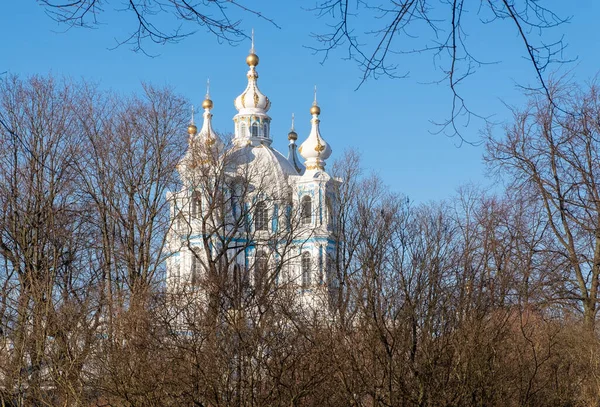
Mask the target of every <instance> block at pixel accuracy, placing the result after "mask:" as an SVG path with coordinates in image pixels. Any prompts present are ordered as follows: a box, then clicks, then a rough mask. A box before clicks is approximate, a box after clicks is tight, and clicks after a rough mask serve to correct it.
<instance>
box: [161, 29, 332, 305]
mask: <svg viewBox="0 0 600 407" xmlns="http://www.w3.org/2000/svg"><path fill="white" fill-rule="evenodd" d="M258 62H259V58H258V56H257V55H256V52H255V49H254V35H253V38H252V47H251V49H250V54H249V55H248V56H247V58H246V64H247V65H248V67H249V70H248V71H247V73H246V78H247V80H248V82H247V85H246V88H245V89H244V91H243V92H242V94H240V95H239V96H238V97H237V98H236V99H235V101H234V105H235V108H236V110H237V114H236V115H235V116H234V117H233V121H234V137H233V140H232V141H233V143H232V145H231V146H228V147H226V145H225V144H224V143H223V141H222V140H221V139H220V137H219V136H218V135H217V134H216V133H215V131H214V130H213V128H212V109H213V102H212V100H211V98H210V90H209V87H208V85H207V92H206V97H205V99H204V101H203V102H202V108H203V109H204V113H203V123H202V127H201V129H200V130H199V131H198V128H197V127H196V124H195V123H194V111H193V108H192V119H191V122H190V125H189V126H188V135H189V136H188V140H189V146H188V150H187V152H186V153H185V155H184V157H183V158H182V160H181V162H180V164H179V166H178V170H179V172H180V174H181V179H182V187H181V189H180V190H179V191H176V192H173V193H170V194H169V195H168V199H169V201H170V203H171V219H172V225H173V226H172V228H171V229H172V230H171V232H170V234H169V238H168V247H169V248H170V250H171V256H170V257H169V259H168V260H167V289H168V290H169V291H170V292H171V293H186V292H190V293H194V295H196V298H198V299H199V303H205V304H208V303H210V302H211V301H210V295H208V294H207V292H208V290H209V289H215V286H218V287H219V288H223V287H225V288H226V289H232V290H235V295H226V296H225V297H227V298H229V300H228V301H230V303H228V304H224V305H223V306H224V307H225V308H227V307H231V308H232V309H237V308H239V307H240V306H241V305H240V304H242V303H244V304H246V303H252V301H253V300H256V301H260V297H261V295H263V294H264V293H265V292H268V293H269V295H267V297H269V296H270V294H271V293H277V292H279V293H281V294H282V295H286V297H285V298H293V300H292V302H291V303H295V304H297V305H298V309H300V310H306V311H308V312H315V313H319V314H323V313H325V312H326V311H327V310H328V309H330V306H331V302H330V298H331V294H332V292H334V291H335V289H336V287H337V282H336V279H335V278H334V276H333V274H332V273H331V272H330V270H333V269H334V268H333V267H332V264H333V263H332V262H333V261H334V259H335V250H336V246H337V244H336V242H337V241H336V231H335V230H334V224H335V222H334V219H335V216H336V213H337V209H336V208H337V202H338V200H337V188H338V186H339V183H340V182H341V181H340V180H337V179H334V178H332V177H331V176H330V175H329V174H328V173H327V172H326V170H325V167H326V160H327V159H328V158H329V157H330V156H331V152H332V151H331V148H330V146H329V144H328V143H327V142H326V141H325V140H324V139H323V137H322V135H321V132H320V129H319V123H320V119H319V115H320V113H321V109H320V107H319V106H318V104H317V99H316V88H315V97H314V102H313V104H312V106H311V108H310V114H311V116H312V118H311V121H310V123H311V130H310V133H309V134H308V137H307V138H306V140H304V141H303V142H302V144H301V145H299V146H298V145H297V141H298V134H297V133H296V131H295V128H294V117H293V116H292V126H291V130H290V132H289V133H288V135H287V139H288V142H289V145H288V154H287V158H286V157H285V156H284V155H283V154H281V153H280V152H279V151H277V150H275V149H274V148H273V147H272V146H271V144H272V137H271V133H270V125H271V117H270V116H269V115H268V111H269V109H270V107H271V101H270V100H269V98H268V97H267V96H265V95H264V94H263V93H262V92H261V91H260V89H259V88H258V83H257V81H258V72H257V70H256V67H257V66H258ZM299 155H300V157H301V158H300V157H299ZM302 159H304V163H302V162H301V160H302ZM216 283H218V284H216ZM244 296H247V298H251V299H253V300H251V301H250V302H248V301H239V299H240V298H242V297H244ZM269 298H270V297H269Z"/></svg>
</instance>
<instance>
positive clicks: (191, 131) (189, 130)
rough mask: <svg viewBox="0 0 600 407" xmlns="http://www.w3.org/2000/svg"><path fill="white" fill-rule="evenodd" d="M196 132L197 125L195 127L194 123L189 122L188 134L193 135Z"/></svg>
mask: <svg viewBox="0 0 600 407" xmlns="http://www.w3.org/2000/svg"><path fill="white" fill-rule="evenodd" d="M197 132H198V127H196V125H195V124H190V125H189V126H188V134H189V135H190V136H193V135H194V134H196V133H197Z"/></svg>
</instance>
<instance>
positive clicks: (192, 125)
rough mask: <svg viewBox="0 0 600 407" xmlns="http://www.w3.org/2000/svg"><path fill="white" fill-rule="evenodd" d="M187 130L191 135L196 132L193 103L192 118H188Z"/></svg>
mask: <svg viewBox="0 0 600 407" xmlns="http://www.w3.org/2000/svg"><path fill="white" fill-rule="evenodd" d="M187 132H188V134H189V135H190V136H193V135H194V134H196V133H197V132H198V127H196V125H195V124H194V105H192V120H190V125H189V126H188V128H187Z"/></svg>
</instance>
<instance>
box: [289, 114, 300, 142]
mask: <svg viewBox="0 0 600 407" xmlns="http://www.w3.org/2000/svg"><path fill="white" fill-rule="evenodd" d="M288 140H290V143H295V142H296V140H298V133H296V130H295V129H294V113H292V127H291V128H290V132H289V133H288Z"/></svg>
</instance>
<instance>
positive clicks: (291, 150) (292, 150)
mask: <svg viewBox="0 0 600 407" xmlns="http://www.w3.org/2000/svg"><path fill="white" fill-rule="evenodd" d="M288 140H289V141H290V145H289V147H288V156H287V159H288V161H289V162H290V164H292V166H293V167H294V169H295V170H296V172H297V173H298V174H303V173H304V169H305V168H304V165H302V163H301V162H300V160H299V159H298V155H297V154H296V151H297V150H298V146H297V145H296V140H298V133H296V130H295V129H294V114H293V113H292V128H291V129H290V132H289V133H288Z"/></svg>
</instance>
